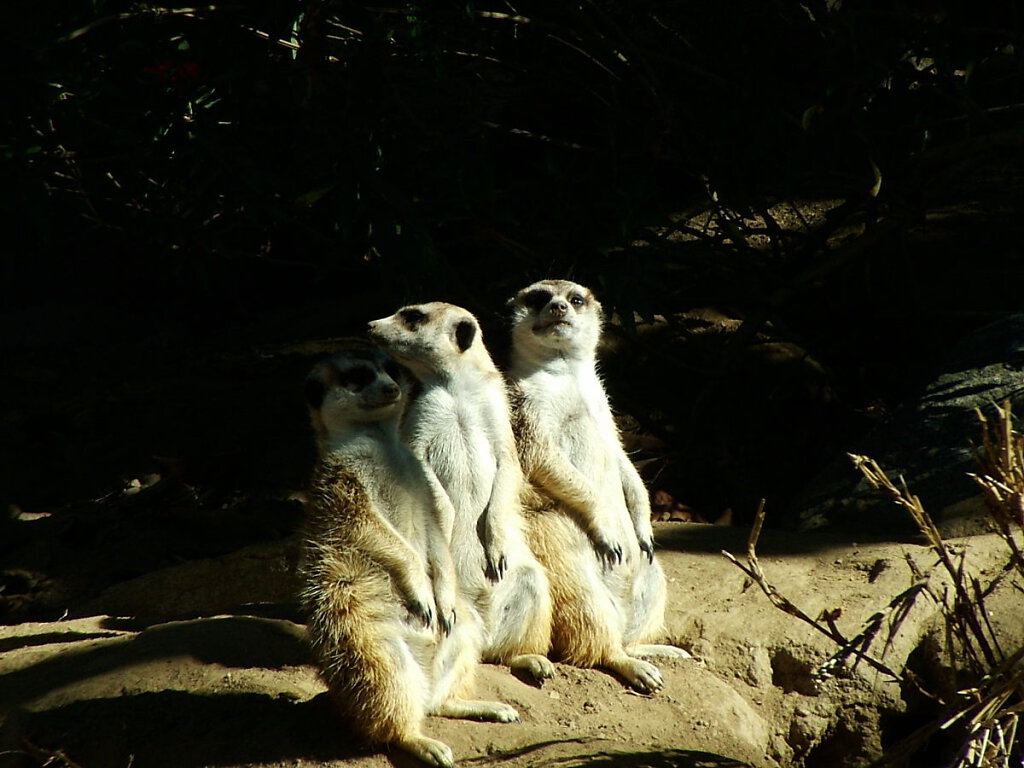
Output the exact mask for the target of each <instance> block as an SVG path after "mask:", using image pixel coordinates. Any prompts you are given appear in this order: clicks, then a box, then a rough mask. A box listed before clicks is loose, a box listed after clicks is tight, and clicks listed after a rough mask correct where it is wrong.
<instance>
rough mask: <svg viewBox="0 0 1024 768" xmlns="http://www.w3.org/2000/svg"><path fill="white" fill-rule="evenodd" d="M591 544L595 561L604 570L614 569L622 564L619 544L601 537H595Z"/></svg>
mask: <svg viewBox="0 0 1024 768" xmlns="http://www.w3.org/2000/svg"><path fill="white" fill-rule="evenodd" d="M593 544H594V551H595V552H596V553H597V559H598V560H600V561H601V565H602V566H603V567H604V568H605V569H608V568H614V567H615V566H616V565H619V564H620V563H621V562H622V545H621V544H618V543H615V542H611V541H608V540H607V539H605V538H604V537H603V536H598V537H595V538H594V539H593Z"/></svg>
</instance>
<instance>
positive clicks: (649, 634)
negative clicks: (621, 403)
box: [509, 280, 689, 692]
mask: <svg viewBox="0 0 1024 768" xmlns="http://www.w3.org/2000/svg"><path fill="white" fill-rule="evenodd" d="M509 304H510V307H511V314H512V359H511V366H510V370H509V376H510V379H511V383H512V400H513V423H514V426H515V429H516V437H517V438H518V443H519V455H520V459H521V461H522V468H523V471H524V472H525V474H526V476H527V478H528V479H529V480H530V482H531V483H532V486H533V489H534V491H536V492H538V493H537V494H536V495H537V498H539V499H540V501H539V502H538V503H536V504H531V507H534V508H535V509H534V511H532V512H531V513H530V514H529V515H528V528H529V533H530V543H531V545H532V546H533V550H534V552H536V553H537V556H538V558H539V559H540V561H541V562H542V563H543V564H544V566H545V567H546V568H547V571H548V577H549V579H550V581H551V590H552V597H553V599H554V620H553V625H552V643H553V649H554V651H555V653H556V655H557V656H559V657H560V658H561V659H563V660H564V661H567V662H568V663H570V664H575V665H578V666H587V667H591V666H593V667H604V668H607V669H610V670H612V671H614V672H616V673H617V674H619V675H621V676H622V677H623V678H624V679H625V680H626V681H627V682H628V683H629V684H630V685H632V686H633V687H634V688H636V689H637V690H639V691H643V692H652V691H655V690H658V689H659V688H661V687H662V685H663V682H662V677H661V672H660V671H659V670H658V668H657V667H655V666H654V665H653V664H650V663H649V662H646V661H644V660H642V659H639V658H636V657H637V656H670V657H676V658H686V657H688V656H689V654H688V653H687V652H686V651H684V650H683V649H681V648H676V647H675V646H671V645H652V644H647V643H648V642H649V641H650V640H651V639H653V638H654V637H656V636H657V635H659V634H660V633H661V632H662V623H663V621H664V613H665V591H666V587H665V574H664V573H663V571H662V570H661V566H660V565H659V564H658V561H657V560H656V559H655V557H654V540H653V531H652V528H651V506H650V499H649V498H648V495H647V489H646V488H645V487H644V484H643V481H642V480H641V479H640V475H639V473H638V472H637V471H636V468H635V467H634V466H633V463H632V462H631V461H630V460H629V457H628V456H627V455H626V452H625V450H624V449H623V447H622V441H621V438H620V436H619V432H618V429H617V427H616V426H615V422H614V420H613V418H612V412H611V409H610V407H609V405H608V397H607V395H606V394H605V390H604V387H603V385H602V383H601V380H600V378H599V377H598V373H597V367H596V359H595V354H596V350H597V344H598V341H599V339H600V336H601V324H602V320H603V312H602V309H601V305H600V303H599V302H598V301H597V299H596V298H595V297H594V295H593V294H592V293H591V292H590V290H589V289H587V288H585V287H583V286H581V285H578V284H576V283H573V282H569V281H567V280H543V281H541V282H538V283H534V284H533V285H530V286H528V287H526V288H524V289H523V290H521V291H519V293H517V294H516V295H515V296H514V297H513V298H512V300H511V301H510V302H509Z"/></svg>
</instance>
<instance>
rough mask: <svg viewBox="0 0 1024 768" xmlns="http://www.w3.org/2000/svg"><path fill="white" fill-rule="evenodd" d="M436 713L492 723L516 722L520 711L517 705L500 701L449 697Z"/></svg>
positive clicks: (459, 718)
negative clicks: (516, 707) (513, 705)
mask: <svg viewBox="0 0 1024 768" xmlns="http://www.w3.org/2000/svg"><path fill="white" fill-rule="evenodd" d="M435 714H437V715H440V716H441V717H450V718H455V719H458V720H484V721H486V722H490V723H514V722H516V721H518V720H519V712H517V711H516V709H515V707H512V706H510V705H508V704H505V703H503V702H500V701H479V700H477V699H455V698H452V699H448V700H447V701H445V702H443V703H442V704H441V705H440V706H439V707H438V708H437V712H436V713H435Z"/></svg>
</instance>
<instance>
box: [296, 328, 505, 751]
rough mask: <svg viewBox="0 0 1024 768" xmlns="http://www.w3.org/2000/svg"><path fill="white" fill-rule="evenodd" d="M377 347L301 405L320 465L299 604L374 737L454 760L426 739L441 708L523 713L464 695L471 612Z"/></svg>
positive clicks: (326, 668) (435, 491)
mask: <svg viewBox="0 0 1024 768" xmlns="http://www.w3.org/2000/svg"><path fill="white" fill-rule="evenodd" d="M405 382H406V379H405V377H403V376H402V375H401V373H400V369H399V367H398V366H397V365H396V364H395V363H394V361H392V360H390V359H389V358H388V357H387V356H386V355H385V354H384V353H383V352H381V351H380V350H376V349H371V348H367V349H362V350H349V351H346V352H342V353H339V354H336V355H335V356H333V357H331V358H329V359H328V360H325V361H322V362H320V363H319V364H317V365H316V366H315V367H314V368H313V370H312V371H311V372H310V374H309V376H308V377H307V380H306V398H307V403H308V406H309V411H310V418H311V421H312V423H313V428H314V430H315V432H316V436H317V444H318V448H319V461H318V465H317V467H316V469H315V471H314V475H313V478H312V482H311V485H310V492H309V511H308V520H307V524H306V529H305V537H306V546H305V549H304V553H303V560H302V566H301V574H302V580H303V589H302V593H301V602H302V604H303V606H304V608H305V609H306V612H307V615H308V618H309V632H310V636H311V640H312V645H313V649H314V652H315V655H316V658H317V661H318V662H319V666H320V672H321V675H322V677H323V679H324V681H325V682H326V684H327V686H328V689H329V692H330V696H331V698H332V699H333V701H334V702H335V703H336V704H337V706H338V707H339V709H340V710H341V712H342V714H343V715H344V716H345V717H346V718H347V719H348V720H349V722H350V723H351V724H352V726H353V727H354V730H355V731H356V732H358V733H359V734H360V735H361V736H363V737H364V738H365V739H366V740H367V741H369V742H371V743H375V744H382V745H392V746H395V747H399V748H401V749H404V750H405V751H407V752H409V753H411V754H413V755H415V756H416V757H418V758H420V759H421V760H423V761H424V762H426V763H429V764H431V765H435V766H443V767H446V766H452V765H454V762H453V757H452V751H451V749H450V748H449V747H448V746H447V745H446V744H444V743H443V742H440V741H437V740H435V739H431V738H428V737H426V736H424V735H423V733H422V725H423V720H424V717H425V716H426V715H428V714H438V715H443V716H446V717H461V718H472V719H480V720H491V721H497V722H510V721H512V720H517V719H518V714H517V713H516V711H515V709H513V708H512V707H510V706H508V705H507V704H502V703H500V702H488V701H472V700H467V699H463V698H461V696H463V695H465V694H466V693H467V692H468V690H469V689H470V688H471V686H472V679H473V674H474V670H475V668H476V663H477V660H478V658H479V653H480V651H479V644H480V642H481V638H480V637H479V633H478V631H477V630H475V629H474V628H473V625H472V623H470V624H468V625H465V626H464V625H463V623H462V622H461V621H458V620H457V616H458V615H459V614H460V613H461V612H463V611H465V610H466V609H465V606H464V601H463V602H460V598H459V597H458V594H457V590H456V583H455V573H454V568H453V565H452V561H451V555H450V553H449V551H448V547H447V539H446V537H445V535H444V532H443V527H444V525H445V524H446V523H445V521H444V519H443V518H444V517H445V516H448V517H450V516H451V514H452V513H451V510H450V507H449V508H446V504H447V497H445V495H444V493H443V491H442V490H441V489H440V488H437V487H436V486H435V485H433V484H432V483H431V481H430V479H429V477H428V474H427V472H426V471H425V470H424V468H423V465H422V463H421V462H420V461H419V460H418V459H417V458H416V457H415V456H413V454H412V453H411V452H410V451H409V449H408V448H407V447H406V446H405V445H404V444H403V443H402V441H401V440H400V438H399V434H398V425H399V420H400V418H401V415H402V412H403V409H404V406H405V402H406V399H407V393H408V387H407V384H406V383H405Z"/></svg>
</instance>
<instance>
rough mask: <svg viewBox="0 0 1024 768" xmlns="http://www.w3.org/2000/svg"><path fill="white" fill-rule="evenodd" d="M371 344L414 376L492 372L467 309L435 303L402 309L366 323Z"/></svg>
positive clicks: (479, 332) (474, 319) (480, 338)
mask: <svg viewBox="0 0 1024 768" xmlns="http://www.w3.org/2000/svg"><path fill="white" fill-rule="evenodd" d="M368 333H369V336H370V339H371V340H373V342H374V343H375V344H378V345H379V346H381V347H382V348H384V349H385V350H387V351H388V353H389V354H390V355H392V356H393V357H394V358H395V359H396V360H398V362H400V363H401V364H402V365H404V366H406V367H407V368H408V369H409V370H410V371H412V372H413V373H414V374H415V375H416V376H417V377H419V378H424V377H429V376H433V375H439V374H445V373H450V372H452V371H455V370H462V369H464V368H465V367H467V366H468V367H473V368H479V369H483V370H487V371H490V370H494V363H493V362H492V361H491V357H490V355H489V354H488V353H487V349H486V348H485V347H484V343H483V334H482V333H481V331H480V324H479V323H478V322H477V319H476V318H475V317H474V316H473V314H472V313H471V312H469V310H466V309H463V308H462V307H457V306H455V305H454V304H445V303H444V302H440V301H435V302H431V303H429V304H414V305H411V306H408V307H402V309H400V310H398V311H397V312H396V313H395V314H393V315H391V317H383V318H381V319H380V320H374V321H372V322H371V323H370V326H369V329H368Z"/></svg>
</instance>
